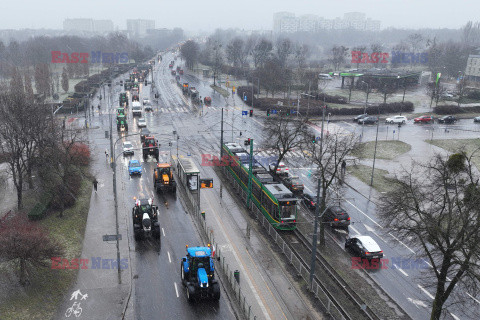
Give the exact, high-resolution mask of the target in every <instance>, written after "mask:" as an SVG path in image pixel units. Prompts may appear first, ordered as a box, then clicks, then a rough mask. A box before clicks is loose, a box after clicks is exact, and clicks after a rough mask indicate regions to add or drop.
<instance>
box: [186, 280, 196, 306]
mask: <svg viewBox="0 0 480 320" xmlns="http://www.w3.org/2000/svg"><path fill="white" fill-rule="evenodd" d="M187 299H188V301H189V302H193V301H194V300H195V287H194V286H193V285H191V284H190V283H187Z"/></svg>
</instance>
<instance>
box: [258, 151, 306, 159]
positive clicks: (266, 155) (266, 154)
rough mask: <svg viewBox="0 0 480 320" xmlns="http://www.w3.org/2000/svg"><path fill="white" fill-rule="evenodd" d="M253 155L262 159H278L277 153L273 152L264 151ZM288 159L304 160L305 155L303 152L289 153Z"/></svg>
mask: <svg viewBox="0 0 480 320" xmlns="http://www.w3.org/2000/svg"><path fill="white" fill-rule="evenodd" d="M253 154H254V155H255V158H257V157H262V158H271V157H274V158H276V157H277V156H276V153H275V151H273V150H264V151H255V150H254V151H253ZM285 157H287V158H303V157H304V155H303V153H302V152H301V151H289V152H287V154H286V155H285Z"/></svg>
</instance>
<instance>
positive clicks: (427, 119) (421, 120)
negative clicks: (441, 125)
mask: <svg viewBox="0 0 480 320" xmlns="http://www.w3.org/2000/svg"><path fill="white" fill-rule="evenodd" d="M413 122H414V123H430V122H433V118H432V117H431V116H421V117H418V118H415V119H413Z"/></svg>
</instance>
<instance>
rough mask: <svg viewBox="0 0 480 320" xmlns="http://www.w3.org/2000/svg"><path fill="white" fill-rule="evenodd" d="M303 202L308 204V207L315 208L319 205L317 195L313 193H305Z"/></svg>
mask: <svg viewBox="0 0 480 320" xmlns="http://www.w3.org/2000/svg"><path fill="white" fill-rule="evenodd" d="M303 203H304V204H305V205H306V206H307V208H308V209H310V210H315V207H316V205H317V196H315V195H314V194H312V193H304V194H303Z"/></svg>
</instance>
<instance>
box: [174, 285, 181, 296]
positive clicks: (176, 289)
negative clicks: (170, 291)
mask: <svg viewBox="0 0 480 320" xmlns="http://www.w3.org/2000/svg"><path fill="white" fill-rule="evenodd" d="M173 284H174V285H175V292H176V293H177V298H180V296H179V295H178V288H177V283H176V282H174V283H173Z"/></svg>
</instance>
